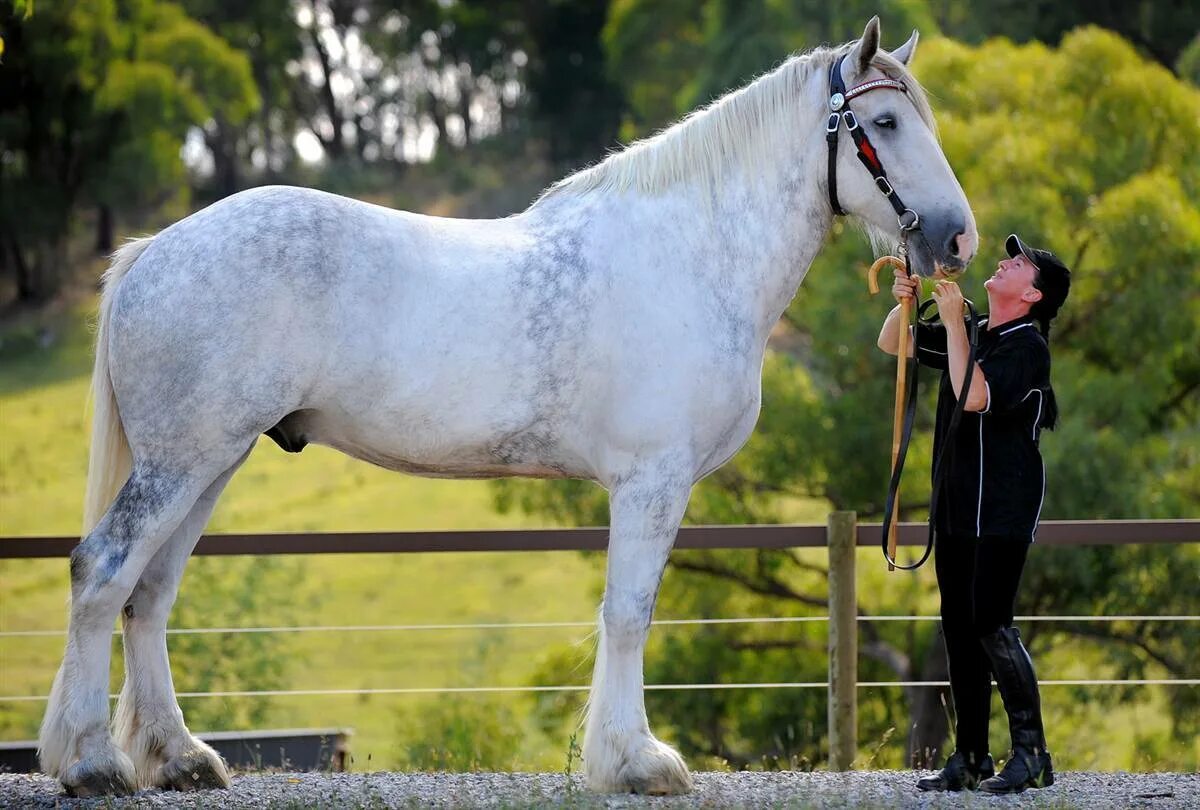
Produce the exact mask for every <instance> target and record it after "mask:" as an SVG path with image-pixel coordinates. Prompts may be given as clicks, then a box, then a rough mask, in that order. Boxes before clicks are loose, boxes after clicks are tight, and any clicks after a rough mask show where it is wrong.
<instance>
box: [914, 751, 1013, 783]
mask: <svg viewBox="0 0 1200 810" xmlns="http://www.w3.org/2000/svg"><path fill="white" fill-rule="evenodd" d="M975 759H976V757H975V755H974V754H970V755H967V754H963V753H961V752H959V751H955V752H954V753H953V754H951V755H950V758H949V759H947V760H946V767H944V768H942V769H941V770H940V771H938V772H937V773H936V774H934V775H933V776H926V777H924V778H922V779H918V780H917V787H918V788H920V789H921V790H951V791H959V790H975V788H976V787H978V786H979V782H980V780H983V779H988V778H990V777H991V776H993V775H994V774H995V773H996V766H995V765H994V764H993V763H992V756H991V754H984V755H983V759H982V761H980V762H978V763H976V761H975Z"/></svg>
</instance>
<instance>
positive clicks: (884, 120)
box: [875, 115, 896, 129]
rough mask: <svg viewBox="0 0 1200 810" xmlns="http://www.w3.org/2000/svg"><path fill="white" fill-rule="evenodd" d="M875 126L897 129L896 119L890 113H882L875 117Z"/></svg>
mask: <svg viewBox="0 0 1200 810" xmlns="http://www.w3.org/2000/svg"><path fill="white" fill-rule="evenodd" d="M875 126H877V127H879V128H881V129H895V128H896V119H895V118H893V117H892V116H890V115H881V116H879V117H878V118H876V119H875Z"/></svg>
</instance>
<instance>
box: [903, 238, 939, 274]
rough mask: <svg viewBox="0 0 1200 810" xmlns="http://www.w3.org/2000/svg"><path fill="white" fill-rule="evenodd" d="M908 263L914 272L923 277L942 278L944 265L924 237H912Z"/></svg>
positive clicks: (909, 244) (909, 245)
mask: <svg viewBox="0 0 1200 810" xmlns="http://www.w3.org/2000/svg"><path fill="white" fill-rule="evenodd" d="M908 264H909V267H910V268H911V269H912V272H913V273H915V274H916V275H918V276H921V277H922V278H941V276H939V275H938V273H939V272H942V267H943V265H942V264H941V263H940V262H939V261H938V260H937V257H935V256H934V255H933V251H932V250H931V249H930V247H929V242H928V241H927V240H926V239H924V238H918V239H910V240H909V243H908Z"/></svg>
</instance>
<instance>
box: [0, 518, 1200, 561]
mask: <svg viewBox="0 0 1200 810" xmlns="http://www.w3.org/2000/svg"><path fill="white" fill-rule="evenodd" d="M856 531H857V534H856V538H855V543H856V545H859V546H875V545H878V544H879V536H880V531H881V526H880V524H878V523H859V524H857V530H856ZM926 532H927V528H926V524H925V523H901V524H900V529H899V532H898V537H899V544H900V545H902V546H920V545H924V544H925V538H926ZM826 538H827V528H826V527H825V526H823V525H820V524H778V525H760V526H685V527H683V528H682V529H680V530H679V538H678V540H677V541H676V542H675V547H676V548H687V549H737V548H748V549H782V548H824V547H825V546H826V545H827V539H826ZM1037 541H1038V543H1039V544H1042V545H1048V546H1114V545H1144V544H1147V543H1196V542H1200V520H1046V521H1042V523H1041V525H1040V526H1039V527H1038V535H1037ZM78 543H79V538H78V537H6V538H0V559H34V558H45V557H67V556H69V555H70V554H71V549H73V548H75V546H76V545H77V544H78ZM607 545H608V529H605V528H586V529H499V530H481V531H415V532H329V533H323V534H314V533H305V534H210V535H206V536H205V537H203V538H201V540H200V543H199V544H198V545H197V546H196V551H195V553H196V554H199V555H220V556H224V555H238V554H241V555H258V554H404V553H418V552H445V551H603V550H604V549H605V548H606V547H607Z"/></svg>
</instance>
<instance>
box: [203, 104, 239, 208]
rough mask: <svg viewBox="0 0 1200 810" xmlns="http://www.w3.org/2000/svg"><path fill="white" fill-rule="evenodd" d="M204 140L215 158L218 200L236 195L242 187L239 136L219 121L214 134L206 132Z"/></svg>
mask: <svg viewBox="0 0 1200 810" xmlns="http://www.w3.org/2000/svg"><path fill="white" fill-rule="evenodd" d="M204 140H205V142H206V143H207V144H208V148H209V151H211V152H212V156H213V186H214V191H215V192H216V194H217V198H218V199H220V198H221V197H228V196H229V195H230V194H236V193H237V192H238V190H239V187H240V185H241V172H240V171H239V167H238V153H237V136H236V134H234V133H232V132H230V127H229V126H228V125H227V124H226V123H224V122H223V121H217V122H216V126H215V127H214V128H213V131H212V132H206V133H205V135H204Z"/></svg>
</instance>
